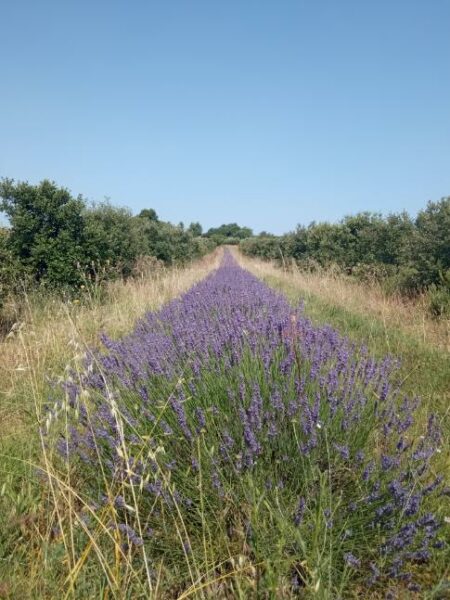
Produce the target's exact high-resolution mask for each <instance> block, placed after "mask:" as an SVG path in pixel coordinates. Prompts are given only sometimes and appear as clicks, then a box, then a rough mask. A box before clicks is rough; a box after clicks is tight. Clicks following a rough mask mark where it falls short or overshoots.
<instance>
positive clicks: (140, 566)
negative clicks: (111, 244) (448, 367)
mask: <svg viewBox="0 0 450 600" xmlns="http://www.w3.org/2000/svg"><path fill="white" fill-rule="evenodd" d="M102 341H103V345H104V349H103V350H95V351H94V350H92V351H89V352H88V354H87V358H86V359H85V361H84V364H83V368H81V369H78V370H75V369H74V370H72V372H71V373H70V374H69V375H68V376H67V377H66V378H65V379H64V381H63V382H62V383H60V384H58V385H54V386H53V390H52V397H51V401H50V403H49V405H48V409H47V417H46V422H45V425H44V426H43V428H42V436H43V439H44V443H45V447H46V448H47V450H48V456H49V460H51V461H52V464H54V465H56V466H55V467H54V470H52V474H51V476H50V477H49V480H50V482H49V484H50V487H51V488H52V495H53V498H54V500H56V501H55V508H54V510H55V511H56V514H57V516H58V518H57V524H56V526H55V535H56V536H60V537H61V538H62V539H63V540H65V545H66V551H67V553H68V555H70V557H71V570H70V574H69V577H68V578H67V584H68V585H69V588H70V586H72V592H74V593H75V592H76V593H75V595H76V596H77V595H78V596H79V597H97V596H99V595H100V596H101V595H102V594H106V593H108V594H111V595H112V596H113V597H127V598H139V597H142V598H144V597H161V598H166V597H167V598H187V597H196V598H197V597H199V598H200V597H211V596H213V595H215V596H218V597H223V598H238V597H241V598H290V597H300V598H302V597H310V596H314V597H323V598H341V597H342V598H344V597H356V596H359V597H367V596H368V595H369V594H370V595H373V596H374V597H377V595H379V597H385V595H386V594H391V597H414V594H418V597H422V594H424V593H425V592H426V589H425V588H426V585H427V584H429V577H428V570H427V569H428V566H427V565H428V564H429V563H430V562H432V561H433V560H435V559H436V557H438V559H437V560H439V555H440V554H442V552H443V551H442V548H443V547H444V546H445V543H444V539H443V535H444V534H443V526H442V517H441V516H440V515H438V514H436V511H435V507H436V506H439V505H440V503H442V500H441V498H445V494H448V489H447V488H445V482H444V481H443V478H442V477H441V476H439V475H436V468H435V466H434V461H435V458H436V455H439V454H440V452H441V445H442V434H441V432H440V429H439V426H438V422H437V419H435V418H433V417H432V416H431V417H430V418H429V419H428V421H427V422H425V423H423V426H421V425H420V424H418V423H417V422H416V419H415V414H416V411H417V410H418V409H419V407H420V400H419V399H418V398H415V397H406V396H405V394H404V392H402V389H401V385H400V383H399V377H398V368H399V363H398V360H397V359H396V358H394V357H389V356H387V357H385V358H384V359H382V360H379V359H378V360H376V359H374V358H373V357H372V356H371V354H370V352H369V351H368V349H367V348H365V347H363V346H357V345H355V344H354V343H352V342H350V341H349V340H348V339H346V338H345V337H343V336H342V335H340V334H339V333H338V332H337V331H336V330H334V329H332V328H331V327H329V326H315V325H313V324H312V323H311V322H310V321H309V320H308V318H306V316H305V314H304V310H303V307H302V306H301V305H300V306H296V307H293V306H292V305H290V304H289V302H288V301H287V300H286V298H285V297H284V296H283V295H281V294H280V293H278V292H276V291H274V290H272V289H270V288H269V287H267V286H266V285H265V284H264V283H262V282H261V281H260V280H258V279H257V278H256V277H254V276H253V275H251V274H250V273H249V272H248V271H245V270H244V269H242V268H241V267H240V266H238V264H237V263H236V262H235V259H234V258H233V256H232V255H231V254H230V253H229V252H227V251H226V252H225V254H224V257H223V259H222V262H221V264H220V267H219V268H218V269H216V270H215V271H212V272H211V273H210V274H209V275H208V276H207V277H206V278H205V279H203V280H202V281H200V282H199V283H197V284H195V285H194V286H193V287H192V288H191V289H190V290H189V291H188V292H186V293H184V294H183V295H182V296H181V297H179V298H177V299H175V300H172V301H171V302H169V303H168V304H166V305H165V306H164V307H163V308H162V309H161V310H159V311H157V312H153V313H148V314H147V315H146V316H145V317H143V318H142V319H140V320H139V321H138V322H137V324H136V326H135V328H134V330H133V331H132V332H131V333H130V334H128V335H126V336H125V337H122V338H120V339H118V340H113V339H110V338H108V337H106V336H104V337H103V340H102ZM438 512H439V511H438ZM98 573H101V576H100V577H99V576H98ZM94 574H97V575H94ZM423 586H425V587H423ZM105 590H108V591H107V592H106V591H105ZM105 597H106V596H105ZM108 597H110V596H108Z"/></svg>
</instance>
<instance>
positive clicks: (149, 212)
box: [139, 208, 159, 221]
mask: <svg viewBox="0 0 450 600" xmlns="http://www.w3.org/2000/svg"><path fill="white" fill-rule="evenodd" d="M139 216H140V217H141V219H148V220H149V221H158V220H159V219H158V215H157V214H156V211H155V210H154V209H153V208H144V209H143V210H141V212H140V213H139Z"/></svg>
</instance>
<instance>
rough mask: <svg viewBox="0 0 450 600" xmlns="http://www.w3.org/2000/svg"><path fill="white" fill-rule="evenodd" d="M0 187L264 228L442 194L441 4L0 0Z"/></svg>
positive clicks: (446, 59)
mask: <svg viewBox="0 0 450 600" xmlns="http://www.w3.org/2000/svg"><path fill="white" fill-rule="evenodd" d="M0 8H1V10H0V15H1V20H2V25H1V52H0V73H1V79H0V81H1V84H0V85H1V93H0V139H1V143H0V175H1V176H7V177H13V178H15V179H19V180H28V181H30V182H32V183H37V182H38V181H39V180H41V179H43V178H50V179H54V180H55V181H56V182H57V183H58V184H61V185H64V186H66V187H68V188H69V189H70V190H71V191H72V192H73V193H74V194H78V193H82V194H83V195H84V196H85V197H87V198H88V199H90V200H102V199H103V198H104V197H105V196H108V197H110V199H111V202H113V203H114V204H118V205H126V206H129V207H131V208H132V209H133V211H134V212H138V211H139V210H140V209H142V208H144V207H153V208H155V209H156V211H157V212H158V214H159V215H160V217H161V218H163V219H166V220H170V221H173V222H178V221H184V222H185V223H189V222H191V221H200V222H201V223H202V224H203V225H204V226H205V227H210V226H213V225H219V224H221V223H223V222H230V221H237V222H239V223H240V224H242V225H248V226H250V227H253V228H254V229H255V230H256V231H260V230H263V229H265V230H269V231H273V232H275V233H281V232H283V231H287V230H290V229H292V228H293V227H294V226H295V225H296V224H297V223H304V224H307V223H309V222H310V221H311V220H332V221H334V220H337V219H339V218H341V217H342V216H344V215H345V214H349V213H354V212H357V211H361V210H370V211H381V212H384V213H387V212H389V211H398V210H403V209H406V210H408V211H409V212H411V213H412V214H414V213H415V212H417V210H419V209H420V208H421V207H424V206H425V204H426V202H427V201H428V200H430V199H432V200H439V199H440V198H441V197H442V196H445V195H450V35H449V31H450V0H422V1H418V0H371V1H370V0H367V1H366V0H352V1H350V0H328V1H326V0H308V1H301V0H298V1H296V2H290V1H287V0H273V1H272V2H266V1H261V0H258V1H251V0H239V1H235V0H223V1H219V0H217V1H216V0H208V1H204V2H199V1H195V0H189V1H188V0H185V1H172V0H171V1H169V0H160V1H158V2H155V1H149V0H146V1H144V0H142V1H139V0H129V1H128V2H126V1H125V0H124V1H121V2H118V1H114V0H109V1H103V0H89V1H88V0H73V1H72V0H66V1H62V0H58V1H53V2H48V1H45V0H39V1H36V0H33V1H28V2H25V1H21V0H9V1H8V0H0Z"/></svg>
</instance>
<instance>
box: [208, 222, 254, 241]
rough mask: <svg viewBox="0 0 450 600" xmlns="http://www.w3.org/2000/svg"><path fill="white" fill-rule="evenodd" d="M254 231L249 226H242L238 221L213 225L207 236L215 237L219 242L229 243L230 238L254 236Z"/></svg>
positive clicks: (240, 238) (241, 238)
mask: <svg viewBox="0 0 450 600" xmlns="http://www.w3.org/2000/svg"><path fill="white" fill-rule="evenodd" d="M252 235H253V231H252V230H251V229H250V228H249V227H240V226H239V225H238V224H237V223H228V224H227V225H221V226H220V227H211V228H210V229H208V231H207V232H206V237H209V238H215V239H216V240H218V242H219V243H225V244H229V243H230V239H232V238H235V239H238V240H243V239H245V238H249V237H252Z"/></svg>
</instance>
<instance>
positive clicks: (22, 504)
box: [0, 252, 220, 598]
mask: <svg viewBox="0 0 450 600" xmlns="http://www.w3.org/2000/svg"><path fill="white" fill-rule="evenodd" d="M219 256H220V252H216V253H214V254H213V255H211V256H208V257H206V258H204V259H202V260H200V261H196V262H195V263H194V264H192V265H191V266H189V267H186V268H170V269H164V268H163V269H158V270H156V271H155V272H154V273H153V275H152V276H151V277H147V278H145V279H134V280H129V281H127V282H123V281H120V282H112V283H110V284H108V285H107V287H106V288H105V289H102V290H101V294H97V293H95V290H94V293H92V292H91V291H89V290H88V289H80V294H79V298H74V299H72V300H71V301H67V302H65V301H63V300H61V299H60V298H56V297H50V296H49V295H47V294H42V295H40V294H38V293H34V294H30V295H25V294H24V295H23V296H22V297H20V298H15V299H11V300H10V301H9V302H10V304H9V306H8V307H7V308H8V312H9V314H11V315H16V319H17V320H16V322H15V324H14V326H13V327H12V330H11V331H10V333H9V334H8V335H6V336H5V337H4V338H3V339H0V357H1V359H0V422H1V427H0V511H1V514H2V518H1V522H2V527H1V528H0V582H2V583H1V587H0V597H1V596H2V594H3V595H4V596H6V597H11V598H38V597H39V598H40V597H43V598H45V597H52V598H55V597H60V589H61V587H64V578H63V579H61V577H60V576H59V575H60V573H59V570H60V567H61V563H62V562H63V561H64V560H65V557H66V550H67V547H66V546H65V547H64V549H61V548H59V549H58V550H55V547H57V546H58V545H57V544H53V543H52V541H53V540H54V539H55V538H57V535H56V533H55V532H56V529H55V526H56V527H57V522H58V519H59V517H58V513H57V512H55V510H56V508H55V506H53V508H52V509H51V511H50V512H49V506H50V505H51V504H54V503H53V501H52V498H53V499H54V493H55V490H54V487H53V486H52V485H51V479H50V480H48V483H43V481H44V479H45V478H44V479H42V478H39V477H37V476H36V474H37V473H38V472H39V469H43V470H44V471H47V473H52V472H53V467H52V465H51V464H50V463H49V462H48V461H47V459H46V456H47V451H46V449H45V447H43V446H42V440H41V439H40V436H39V426H40V425H42V424H43V423H44V422H45V415H44V405H45V403H46V402H47V401H48V394H49V388H50V385H51V382H54V381H56V380H57V379H61V377H63V376H64V374H65V373H67V372H68V371H69V370H71V369H73V368H74V367H75V368H76V366H77V365H79V364H80V361H82V357H83V356H84V354H85V352H86V348H88V347H89V348H92V347H96V346H98V345H99V333H101V332H105V333H107V334H108V335H110V336H112V337H117V336H120V335H123V334H125V333H126V332H128V331H129V330H130V329H131V328H132V326H133V324H134V323H135V322H136V320H137V319H138V318H139V317H141V316H142V315H143V314H144V313H145V312H146V311H148V310H155V309H157V308H159V307H161V306H162V305H163V304H165V303H166V302H167V301H169V300H170V299H172V298H174V297H176V296H178V295H179V294H180V293H182V292H184V291H186V290H187V289H189V288H190V287H191V286H192V285H193V284H194V283H195V282H196V281H198V280H200V279H202V278H203V277H205V275H206V274H207V273H209V272H210V271H211V270H212V269H214V268H215V267H216V266H217V264H218V260H219Z"/></svg>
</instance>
